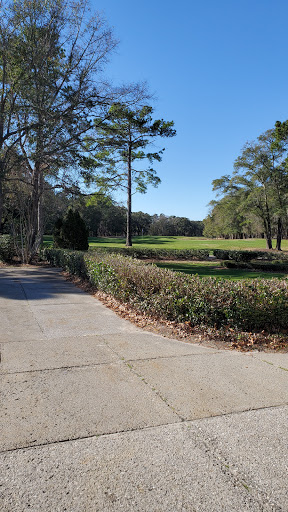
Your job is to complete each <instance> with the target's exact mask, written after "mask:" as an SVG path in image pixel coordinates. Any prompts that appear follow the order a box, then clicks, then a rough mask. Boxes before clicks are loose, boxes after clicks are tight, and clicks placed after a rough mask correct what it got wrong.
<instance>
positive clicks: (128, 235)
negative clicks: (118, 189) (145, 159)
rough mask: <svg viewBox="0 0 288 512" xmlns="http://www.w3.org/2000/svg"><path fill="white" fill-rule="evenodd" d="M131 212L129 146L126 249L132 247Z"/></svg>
mask: <svg viewBox="0 0 288 512" xmlns="http://www.w3.org/2000/svg"><path fill="white" fill-rule="evenodd" d="M131 211H132V169H131V147H130V146H129V150H128V165H127V230H126V247H132V235H131Z"/></svg>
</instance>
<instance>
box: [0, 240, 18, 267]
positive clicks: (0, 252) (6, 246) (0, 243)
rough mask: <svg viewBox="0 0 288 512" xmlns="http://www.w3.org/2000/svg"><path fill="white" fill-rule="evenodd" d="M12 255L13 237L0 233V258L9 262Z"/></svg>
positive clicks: (13, 254)
mask: <svg viewBox="0 0 288 512" xmlns="http://www.w3.org/2000/svg"><path fill="white" fill-rule="evenodd" d="M13 256H15V247H14V240H13V237H12V236H10V235H0V260H1V261H4V262H10V261H11V260H12V258H13Z"/></svg>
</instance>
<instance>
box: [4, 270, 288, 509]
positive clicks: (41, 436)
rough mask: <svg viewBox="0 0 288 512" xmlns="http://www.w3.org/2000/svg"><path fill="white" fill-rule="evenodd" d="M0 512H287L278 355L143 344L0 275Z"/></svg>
mask: <svg viewBox="0 0 288 512" xmlns="http://www.w3.org/2000/svg"><path fill="white" fill-rule="evenodd" d="M0 315H1V316H0V341H1V344H0V350H1V394H2V397H1V447H0V450H1V453H0V465H1V467H0V492H1V498H0V510H1V512H24V511H25V512H26V511H30V512H64V511H67V512H98V511H99V512H106V511H107V512H108V511H109V512H110V511H111V512H118V511H124V512H130V511H131V512H132V511H133V512H137V511H141V512H142V511H143V512H146V511H147V512H177V511H187V512H192V511H193V512H194V511H196V512H202V511H203V512H207V511H208V512H219V511H227V512H233V511H237V512H245V511H251V512H258V511H279V512H280V511H287V510H288V495H287V489H288V475H287V461H288V430H287V411H288V407H287V403H288V354H267V353H255V354H254V353H253V354H252V353H249V354H241V353H238V352H232V351H223V350H217V349H210V348H205V347H201V346H199V345H191V344H185V343H183V342H180V341H174V340H169V339H165V338H163V337H161V336H156V335H154V334H151V333H148V332H145V331H143V330H141V329H138V328H136V327H135V326H133V325H132V324H130V323H129V322H127V321H125V320H122V319H120V318H118V317H117V316H116V315H115V314H114V313H113V312H112V311H110V310H109V309H107V308H106V307H104V306H103V305H102V304H101V303H100V302H98V301H97V300H96V299H94V298H93V297H91V296H90V295H87V294H85V293H84V292H81V291H80V290H79V289H77V288H76V287H74V286H73V285H72V284H71V283H68V282H66V281H65V280H64V279H63V277H62V276H61V274H60V272H59V271H57V270H55V269H46V268H45V269H44V268H37V267H31V268H5V269H0Z"/></svg>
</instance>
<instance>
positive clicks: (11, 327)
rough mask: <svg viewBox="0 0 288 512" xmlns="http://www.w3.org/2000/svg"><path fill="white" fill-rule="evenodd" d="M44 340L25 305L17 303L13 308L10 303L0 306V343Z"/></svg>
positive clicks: (29, 309) (41, 331) (28, 307)
mask: <svg viewBox="0 0 288 512" xmlns="http://www.w3.org/2000/svg"><path fill="white" fill-rule="evenodd" d="M43 338H45V334H44V333H43V330H42V329H41V327H40V326H39V324H38V323H37V321H36V319H35V317H34V315H33V313H32V311H31V308H30V306H29V305H27V303H23V302H21V301H20V302H19V305H17V306H14V305H12V302H11V303H9V304H7V306H5V307H3V306H1V311H0V342H1V343H9V342H10V341H23V340H32V339H34V340H37V339H43Z"/></svg>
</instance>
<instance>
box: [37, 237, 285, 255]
mask: <svg viewBox="0 0 288 512" xmlns="http://www.w3.org/2000/svg"><path fill="white" fill-rule="evenodd" d="M52 242H53V237H52V235H45V236H44V245H49V244H51V243H52ZM275 244H276V242H275V241H274V247H275ZM133 245H134V246H135V247H150V248H155V249H156V248H163V249H166V248H167V249H210V250H211V251H212V250H213V249H231V250H233V249H240V250H241V249H256V250H257V249H258V250H261V249H265V248H266V241H265V240H264V239H262V238H249V239H247V240H222V239H221V240H220V239H209V238H203V237H182V236H135V237H133ZM89 246H90V247H91V248H93V247H124V246H125V238H112V237H111V238H110V237H109V238H108V237H107V238H100V237H99V238H89ZM282 248H283V250H285V251H288V240H283V243H282Z"/></svg>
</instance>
